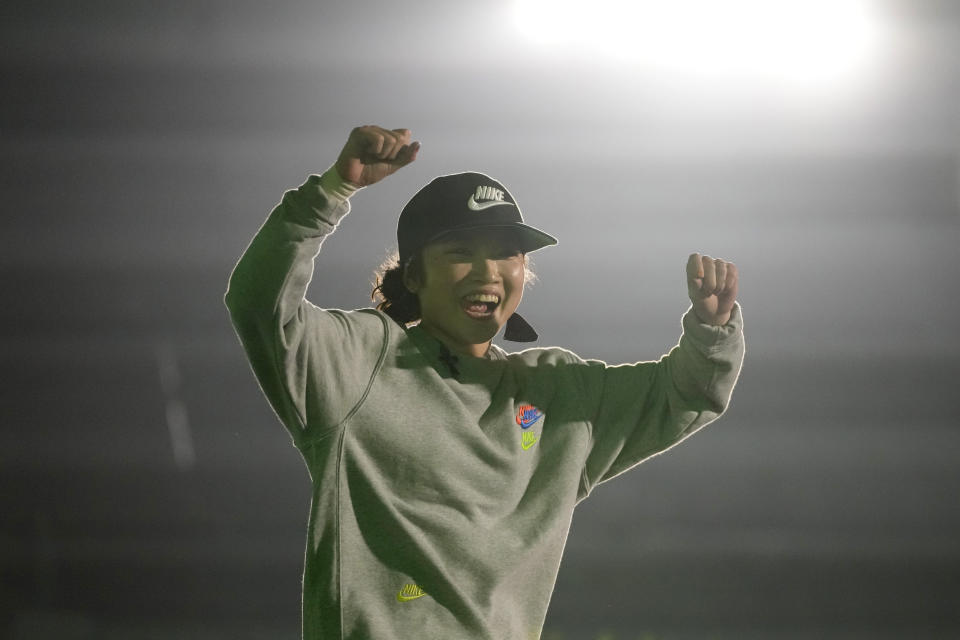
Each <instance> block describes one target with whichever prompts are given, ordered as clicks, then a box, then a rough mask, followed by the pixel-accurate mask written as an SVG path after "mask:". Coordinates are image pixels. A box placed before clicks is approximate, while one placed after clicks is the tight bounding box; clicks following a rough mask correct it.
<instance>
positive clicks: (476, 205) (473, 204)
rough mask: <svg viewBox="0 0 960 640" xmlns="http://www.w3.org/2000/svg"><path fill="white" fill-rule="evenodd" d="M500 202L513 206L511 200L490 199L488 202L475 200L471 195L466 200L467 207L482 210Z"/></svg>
mask: <svg viewBox="0 0 960 640" xmlns="http://www.w3.org/2000/svg"><path fill="white" fill-rule="evenodd" d="M501 204H508V205H510V206H511V207H512V206H513V203H512V202H504V201H503V200H490V201H489V202H477V201H476V200H474V198H473V196H470V199H469V200H467V208H469V209H470V210H472V211H483V210H484V209H489V208H490V207H495V206H497V205H501Z"/></svg>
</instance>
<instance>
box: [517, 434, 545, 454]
mask: <svg viewBox="0 0 960 640" xmlns="http://www.w3.org/2000/svg"><path fill="white" fill-rule="evenodd" d="M539 439H540V438H539V437H537V434H535V433H533V432H532V431H524V432H523V435H522V436H520V446H521V447H523V449H524V451H526V450H527V449H529V448H530V447H532V446H533V445H535V444H537V440H539Z"/></svg>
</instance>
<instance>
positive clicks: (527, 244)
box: [397, 171, 557, 342]
mask: <svg viewBox="0 0 960 640" xmlns="http://www.w3.org/2000/svg"><path fill="white" fill-rule="evenodd" d="M468 229H513V230H514V231H516V234H517V238H518V239H519V240H520V250H521V251H523V252H524V253H530V252H531V251H536V250H537V249H541V248H543V247H546V246H549V245H553V244H557V239H556V238H554V237H553V236H551V235H550V234H548V233H544V232H543V231H540V230H539V229H535V228H533V227H531V226H529V225H526V224H524V223H523V216H522V215H520V207H518V206H517V201H516V200H515V199H514V197H513V196H512V195H510V192H509V191H507V188H506V187H504V186H503V185H502V184H500V182H498V181H497V180H494V179H493V178H491V177H490V176H488V175H484V174H482V173H476V172H473V171H467V172H464V173H454V174H451V175H447V176H440V177H439V178H434V179H433V180H432V181H431V182H430V183H429V184H427V185H426V186H425V187H423V188H422V189H420V191H418V192H417V193H415V194H414V196H413V197H412V198H410V202H408V203H407V204H406V206H404V207H403V211H401V212H400V220H399V221H398V222H397V246H398V249H399V252H400V264H401V265H404V266H406V264H407V261H409V260H410V258H411V257H413V256H414V255H415V254H416V253H417V252H418V251H419V250H420V249H422V248H423V247H424V246H425V245H426V244H427V243H429V242H432V241H434V240H437V239H438V238H440V237H441V236H443V235H445V234H447V233H450V232H451V231H462V230H468ZM503 337H504V338H505V339H507V340H511V341H513V342H533V341H534V340H536V339H537V337H538V336H537V332H536V331H535V330H534V329H533V327H531V326H530V324H529V323H528V322H527V321H526V320H524V319H523V318H522V317H521V316H520V314H519V313H514V314H513V315H512V316H510V318H509V319H508V320H507V327H506V330H505V332H504V334H503Z"/></svg>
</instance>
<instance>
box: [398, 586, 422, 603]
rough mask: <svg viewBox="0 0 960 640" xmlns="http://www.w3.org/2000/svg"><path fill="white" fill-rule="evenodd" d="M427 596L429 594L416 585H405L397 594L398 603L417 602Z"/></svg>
mask: <svg viewBox="0 0 960 640" xmlns="http://www.w3.org/2000/svg"><path fill="white" fill-rule="evenodd" d="M425 595H427V592H426V591H424V590H423V589H421V588H420V587H418V586H417V585H415V584H405V585H403V588H402V589H400V591H399V592H398V593H397V601H398V602H408V601H410V600H416V599H417V598H422V597H423V596H425Z"/></svg>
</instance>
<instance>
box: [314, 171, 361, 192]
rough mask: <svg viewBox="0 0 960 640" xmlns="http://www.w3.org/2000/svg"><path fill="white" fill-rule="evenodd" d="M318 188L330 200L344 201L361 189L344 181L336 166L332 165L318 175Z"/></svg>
mask: <svg viewBox="0 0 960 640" xmlns="http://www.w3.org/2000/svg"><path fill="white" fill-rule="evenodd" d="M320 188H321V189H323V191H324V193H326V194H327V195H328V196H330V197H331V198H333V199H335V200H340V201H344V200H348V199H349V198H350V197H351V196H352V195H353V194H355V193H356V192H357V191H359V190H360V189H362V188H363V187H360V186H358V185H355V184H353V183H352V182H348V181H346V180H344V179H343V177H342V176H341V175H340V172H339V171H337V165H336V164H332V165H330V168H328V169H327V170H326V171H324V172H323V173H322V174H320Z"/></svg>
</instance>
